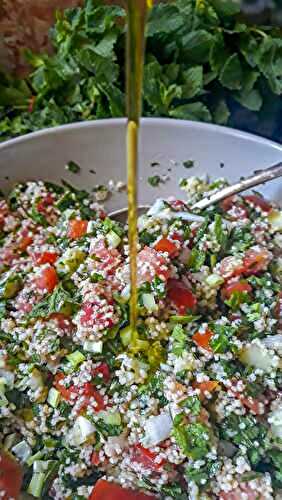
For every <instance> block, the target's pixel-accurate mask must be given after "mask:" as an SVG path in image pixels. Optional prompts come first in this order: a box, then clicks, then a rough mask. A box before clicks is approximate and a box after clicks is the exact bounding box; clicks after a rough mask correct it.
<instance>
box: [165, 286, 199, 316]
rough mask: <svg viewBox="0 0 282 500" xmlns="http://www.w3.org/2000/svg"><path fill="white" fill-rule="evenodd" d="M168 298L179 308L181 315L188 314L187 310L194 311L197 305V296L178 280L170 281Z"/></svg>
mask: <svg viewBox="0 0 282 500" xmlns="http://www.w3.org/2000/svg"><path fill="white" fill-rule="evenodd" d="M167 296H168V298H169V299H170V300H171V302H172V303H173V304H174V305H175V306H176V307H177V309H178V312H179V314H186V312H187V309H192V310H193V309H194V308H195V307H196V305H197V299H196V297H195V295H194V294H193V293H192V292H191V290H189V289H188V288H187V287H186V286H185V285H184V283H183V282H182V281H180V280H177V279H170V280H169V282H168V293H167Z"/></svg>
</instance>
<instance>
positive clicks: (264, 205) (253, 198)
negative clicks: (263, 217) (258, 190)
mask: <svg viewBox="0 0 282 500" xmlns="http://www.w3.org/2000/svg"><path fill="white" fill-rule="evenodd" d="M244 200H245V201H246V202H247V203H250V204H251V205H254V206H255V207H259V208H261V209H262V211H263V212H267V213H268V212H270V211H271V210H272V206H271V205H270V203H268V202H267V201H266V200H265V199H264V198H262V197H261V196H257V195H255V194H248V195H246V196H244Z"/></svg>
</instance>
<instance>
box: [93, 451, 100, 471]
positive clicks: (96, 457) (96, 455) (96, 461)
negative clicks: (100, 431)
mask: <svg viewBox="0 0 282 500" xmlns="http://www.w3.org/2000/svg"><path fill="white" fill-rule="evenodd" d="M100 462H101V460H100V455H99V452H98V451H93V453H92V455H91V465H95V467H98V465H99V464H100Z"/></svg>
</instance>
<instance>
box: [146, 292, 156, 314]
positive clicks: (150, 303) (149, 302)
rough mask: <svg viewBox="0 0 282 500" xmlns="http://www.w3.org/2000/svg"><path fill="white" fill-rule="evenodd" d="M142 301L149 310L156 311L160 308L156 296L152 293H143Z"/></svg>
mask: <svg viewBox="0 0 282 500" xmlns="http://www.w3.org/2000/svg"><path fill="white" fill-rule="evenodd" d="M142 301H143V305H144V307H146V309H147V311H149V312H154V311H157V310H158V306H157V304H156V301H155V297H154V295H153V294H152V293H143V294H142Z"/></svg>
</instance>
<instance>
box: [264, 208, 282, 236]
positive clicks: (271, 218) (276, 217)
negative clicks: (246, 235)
mask: <svg viewBox="0 0 282 500" xmlns="http://www.w3.org/2000/svg"><path fill="white" fill-rule="evenodd" d="M267 218H268V222H269V224H270V227H271V229H272V231H274V232H280V231H282V210H271V212H270V213H269V214H268V217H267Z"/></svg>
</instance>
